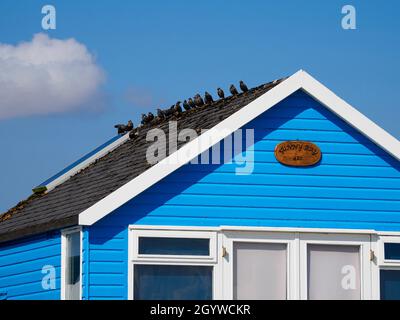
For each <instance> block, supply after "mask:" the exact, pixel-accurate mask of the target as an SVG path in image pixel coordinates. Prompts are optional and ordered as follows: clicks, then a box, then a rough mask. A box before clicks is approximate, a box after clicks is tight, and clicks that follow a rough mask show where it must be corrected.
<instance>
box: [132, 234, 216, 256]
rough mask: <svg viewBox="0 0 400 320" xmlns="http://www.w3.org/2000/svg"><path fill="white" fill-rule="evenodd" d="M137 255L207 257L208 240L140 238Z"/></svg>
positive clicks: (208, 252)
mask: <svg viewBox="0 0 400 320" xmlns="http://www.w3.org/2000/svg"><path fill="white" fill-rule="evenodd" d="M139 254H165V255H167V254H169V255H191V256H208V255H210V240H209V239H195V238H162V237H160V238H158V237H140V238H139Z"/></svg>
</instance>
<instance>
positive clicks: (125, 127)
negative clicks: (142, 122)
mask: <svg viewBox="0 0 400 320" xmlns="http://www.w3.org/2000/svg"><path fill="white" fill-rule="evenodd" d="M114 128H116V129H118V134H124V133H125V132H128V131H131V130H132V129H133V122H132V121H131V120H129V121H128V123H127V124H126V125H125V124H116V125H115V126H114Z"/></svg>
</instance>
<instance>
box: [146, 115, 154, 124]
mask: <svg viewBox="0 0 400 320" xmlns="http://www.w3.org/2000/svg"><path fill="white" fill-rule="evenodd" d="M153 120H154V114H153V113H151V112H149V113H148V114H147V123H149V122H152V121H153Z"/></svg>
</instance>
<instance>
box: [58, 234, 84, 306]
mask: <svg viewBox="0 0 400 320" xmlns="http://www.w3.org/2000/svg"><path fill="white" fill-rule="evenodd" d="M62 242H63V244H62V247H63V253H62V260H63V263H62V274H63V279H62V285H63V288H62V295H63V298H64V299H65V300H80V299H81V264H82V262H81V231H80V230H79V229H78V230H77V229H73V230H70V231H68V230H67V231H64V232H63V235H62Z"/></svg>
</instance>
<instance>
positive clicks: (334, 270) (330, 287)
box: [307, 244, 361, 300]
mask: <svg viewBox="0 0 400 320" xmlns="http://www.w3.org/2000/svg"><path fill="white" fill-rule="evenodd" d="M307 248H308V270H307V271H308V298H309V299H310V300H315V299H329V300H334V299H338V300H357V299H360V298H361V290H360V247H359V246H343V245H319V244H318V245H317V244H312V245H310V244H309V245H308V247H307Z"/></svg>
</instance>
